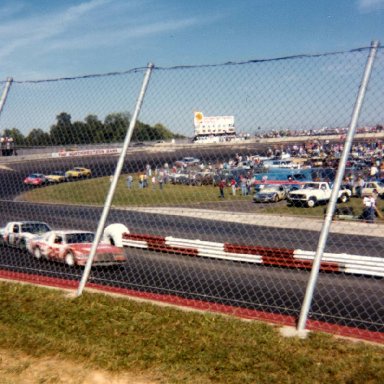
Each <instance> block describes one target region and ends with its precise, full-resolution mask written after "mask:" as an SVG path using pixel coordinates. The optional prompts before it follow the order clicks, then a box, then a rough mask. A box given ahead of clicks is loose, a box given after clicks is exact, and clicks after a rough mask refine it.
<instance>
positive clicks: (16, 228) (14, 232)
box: [0, 221, 51, 249]
mask: <svg viewBox="0 0 384 384" xmlns="http://www.w3.org/2000/svg"><path fill="white" fill-rule="evenodd" d="M48 231H51V228H50V226H49V225H48V224H47V223H44V222H41V221H11V222H9V223H7V224H6V225H5V227H3V228H0V243H2V244H4V245H7V246H9V247H16V248H20V249H27V247H28V245H29V242H30V240H31V239H32V238H34V237H35V236H39V235H41V234H42V233H46V232H48Z"/></svg>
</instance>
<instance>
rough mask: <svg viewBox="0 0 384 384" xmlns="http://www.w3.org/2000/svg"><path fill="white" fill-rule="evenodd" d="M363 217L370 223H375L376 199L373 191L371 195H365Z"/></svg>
mask: <svg viewBox="0 0 384 384" xmlns="http://www.w3.org/2000/svg"><path fill="white" fill-rule="evenodd" d="M363 205H364V208H363V219H364V220H366V221H367V222H368V223H373V222H374V221H375V218H376V199H375V195H374V194H373V193H372V194H371V195H370V196H364V198H363Z"/></svg>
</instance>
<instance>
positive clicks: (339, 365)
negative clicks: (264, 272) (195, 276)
mask: <svg viewBox="0 0 384 384" xmlns="http://www.w3.org/2000/svg"><path fill="white" fill-rule="evenodd" d="M0 291H1V294H0V303H1V308H2V310H1V311H0V348H2V349H12V350H13V351H20V352H23V353H26V354H28V355H29V356H33V357H38V358H46V357H49V356H51V357H55V358H62V359H66V360H69V361H73V362H76V363H83V364H86V365H87V366H91V367H95V368H96V367H97V368H99V369H106V370H108V371H112V372H120V373H122V372H131V373H134V374H135V373H136V374H145V375H147V376H149V377H151V378H153V379H154V380H156V382H159V383H160V382H161V383H234V384H238V383H244V384H246V383H382V382H384V354H383V349H382V347H379V346H373V345H368V344H363V343H352V342H349V341H345V340H340V339H338V340H336V339H334V338H332V337H331V336H329V335H324V334H320V333H311V334H310V335H309V337H308V338H307V339H305V340H300V339H296V338H289V339H285V338H282V337H281V336H280V335H279V333H278V330H277V329H276V328H275V327H272V326H269V325H266V324H262V323H258V322H254V321H241V320H238V319H234V318H229V317H225V316H220V315H214V314H201V313H194V312H184V311H181V310H176V309H173V308H167V307H160V306H155V305H153V304H148V303H143V302H136V301H131V300H128V299H125V298H119V297H111V296H107V295H102V294H96V293H89V292H86V293H84V294H83V296H81V297H79V298H76V299H73V298H68V297H66V296H65V294H64V293H62V292H60V291H56V290H49V289H44V288H41V287H33V286H28V285H19V284H11V283H6V282H2V283H0Z"/></svg>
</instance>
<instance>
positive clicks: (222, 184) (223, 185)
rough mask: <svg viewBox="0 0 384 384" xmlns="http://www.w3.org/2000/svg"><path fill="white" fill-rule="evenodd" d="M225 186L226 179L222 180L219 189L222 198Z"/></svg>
mask: <svg viewBox="0 0 384 384" xmlns="http://www.w3.org/2000/svg"><path fill="white" fill-rule="evenodd" d="M224 188H225V180H221V181H220V183H219V190H220V196H219V197H221V198H222V199H224Z"/></svg>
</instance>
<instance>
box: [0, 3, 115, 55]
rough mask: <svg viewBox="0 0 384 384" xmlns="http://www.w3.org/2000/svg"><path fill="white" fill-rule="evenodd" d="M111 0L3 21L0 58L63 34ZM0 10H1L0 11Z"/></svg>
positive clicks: (0, 29) (0, 34) (0, 27)
mask: <svg viewBox="0 0 384 384" xmlns="http://www.w3.org/2000/svg"><path fill="white" fill-rule="evenodd" d="M110 1H111V0H90V1H88V2H85V3H82V4H80V5H77V6H73V7H70V8H68V9H65V10H64V11H62V12H57V13H51V14H46V15H44V16H41V15H40V14H38V15H36V16H30V17H27V18H23V19H16V20H14V21H10V22H4V23H2V25H1V26H0V42H1V48H0V59H4V58H5V57H7V56H8V55H10V54H12V53H13V52H14V51H16V50H17V49H24V48H29V47H30V46H33V45H34V44H36V43H38V42H41V41H45V40H47V39H50V38H52V37H55V36H58V35H61V34H64V35H63V37H65V32H66V31H68V30H69V28H70V27H71V25H73V24H74V23H76V22H77V21H79V20H81V19H82V18H84V17H86V16H87V14H88V13H90V12H91V11H93V10H95V9H97V8H99V7H102V6H104V5H106V4H107V3H109V2H110ZM0 12H1V11H0Z"/></svg>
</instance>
